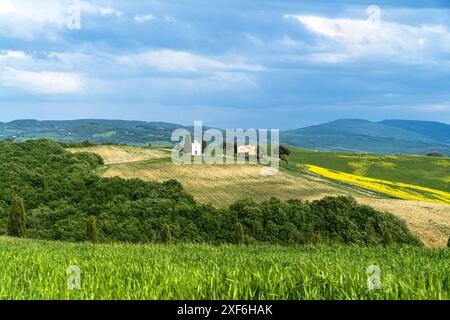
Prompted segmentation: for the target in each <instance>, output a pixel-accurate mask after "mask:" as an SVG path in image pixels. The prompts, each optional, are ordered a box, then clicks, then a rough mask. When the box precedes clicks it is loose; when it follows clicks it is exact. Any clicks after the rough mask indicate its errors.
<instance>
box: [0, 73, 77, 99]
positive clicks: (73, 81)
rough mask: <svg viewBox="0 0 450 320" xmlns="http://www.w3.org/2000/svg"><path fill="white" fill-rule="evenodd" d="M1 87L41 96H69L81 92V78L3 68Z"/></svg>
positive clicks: (0, 76) (70, 74)
mask: <svg viewBox="0 0 450 320" xmlns="http://www.w3.org/2000/svg"><path fill="white" fill-rule="evenodd" d="M0 80H1V85H2V86H8V87H14V88H18V89H21V90H24V91H28V92H34V93H43V94H69V93H80V92H82V91H83V77H82V76H81V75H79V74H76V73H68V72H48V71H42V72H31V71H22V70H17V69H13V68H5V69H4V70H3V71H2V72H0Z"/></svg>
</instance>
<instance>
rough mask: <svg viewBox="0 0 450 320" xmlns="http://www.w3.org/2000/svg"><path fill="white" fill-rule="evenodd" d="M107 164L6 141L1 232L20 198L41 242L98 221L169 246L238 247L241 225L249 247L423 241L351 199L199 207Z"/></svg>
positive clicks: (168, 187) (102, 232)
mask: <svg viewBox="0 0 450 320" xmlns="http://www.w3.org/2000/svg"><path fill="white" fill-rule="evenodd" d="M102 164H103V161H102V159H101V158H100V157H99V156H97V155H95V154H90V153H70V152H66V151H65V150H64V148H63V147H62V146H61V145H60V144H58V143H56V142H52V141H48V140H33V141H25V142H20V143H11V142H0V234H6V233H7V221H8V211H9V207H10V206H11V199H13V197H14V196H15V195H19V196H20V197H21V198H23V199H24V202H25V207H26V208H27V210H28V216H27V236H28V237H31V238H39V239H54V240H65V241H85V240H86V221H87V219H88V218H89V217H93V218H92V219H95V221H96V226H97V229H98V241H100V242H108V241H125V242H163V241H167V239H168V233H165V232H162V230H163V229H164V226H170V229H169V232H170V240H171V241H173V242H207V243H234V242H236V233H237V229H236V225H237V223H239V224H240V225H241V227H242V239H240V240H239V241H241V240H242V242H245V243H278V244H296V243H297V244H305V243H310V242H315V241H316V238H317V235H320V242H321V243H344V244H345V243H352V244H361V245H380V244H383V243H384V242H383V241H384V240H383V239H384V236H385V234H386V232H389V234H390V236H391V238H392V239H391V240H392V242H393V243H409V244H418V243H419V241H418V240H417V239H416V238H415V237H413V236H412V235H411V233H410V232H409V231H408V229H407V228H406V226H405V223H404V222H403V221H401V220H399V219H397V218H396V217H394V216H392V215H390V214H387V213H382V212H379V211H376V210H374V209H373V208H371V207H368V206H363V205H359V204H357V203H356V202H355V200H354V199H353V198H350V197H326V198H324V199H322V200H317V201H313V202H304V201H300V200H289V201H280V200H279V199H276V198H272V199H269V200H268V201H264V202H262V203H256V202H254V201H253V200H251V199H243V200H239V201H237V202H235V203H234V204H232V205H231V206H230V207H229V208H228V209H225V208H215V207H213V206H212V205H209V204H206V205H204V204H199V203H197V202H196V201H195V200H194V198H193V197H192V196H191V195H190V194H188V193H187V192H186V191H185V190H184V188H183V186H182V185H181V184H180V183H179V182H178V181H176V180H169V181H166V182H164V183H158V182H148V181H143V180H140V179H129V180H126V179H121V178H117V177H116V178H101V177H99V176H97V175H96V173H95V169H96V168H97V167H98V166H100V165H102ZM94 217H95V218H94ZM239 229H240V228H239ZM244 231H245V232H244ZM239 238H241V236H239ZM88 239H90V240H92V239H91V238H90V237H88Z"/></svg>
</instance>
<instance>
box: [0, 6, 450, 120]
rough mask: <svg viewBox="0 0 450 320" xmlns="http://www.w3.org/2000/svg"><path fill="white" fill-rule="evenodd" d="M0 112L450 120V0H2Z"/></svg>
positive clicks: (14, 115)
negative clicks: (371, 0)
mask: <svg viewBox="0 0 450 320" xmlns="http://www.w3.org/2000/svg"><path fill="white" fill-rule="evenodd" d="M411 2H413V3H411ZM0 110H1V112H0V121H10V120H14V119H24V118H25V119H40V120H44V119H47V120H57V119H83V118H105V119H125V120H145V121H165V122H173V123H179V124H184V125H192V124H193V121H194V120H201V121H203V123H204V124H205V125H208V126H218V127H222V128H279V129H293V128H298V127H304V126H308V125H313V124H318V123H322V122H326V121H332V120H335V119H342V118H358V119H367V120H371V121H379V120H383V119H415V120H431V121H440V122H446V123H450V0H442V1H438V0H435V1H432V0H431V1H430V0H428V1H398V0H397V1H395V0H380V1H375V2H367V1H356V0H352V1H320V2H319V1H314V0H311V1H289V0H286V1H282V0H239V1H237V0H214V1H210V0H183V1H181V0H180V1H175V0H174V1H168V0H165V1H153V0H145V1H144V0H142V1H123V0H122V1H112V0H111V1H107V0H98V1H94V0H90V1H88V0H79V1H72V0H40V1H35V0H0Z"/></svg>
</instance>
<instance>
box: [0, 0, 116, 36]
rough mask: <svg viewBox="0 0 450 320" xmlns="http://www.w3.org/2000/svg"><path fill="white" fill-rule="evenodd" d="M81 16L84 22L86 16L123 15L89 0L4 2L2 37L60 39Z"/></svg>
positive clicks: (0, 25)
mask: <svg viewBox="0 0 450 320" xmlns="http://www.w3.org/2000/svg"><path fill="white" fill-rule="evenodd" d="M77 8H78V9H77ZM78 13H79V14H80V17H81V21H83V15H99V16H108V15H113V16H121V15H122V14H123V13H122V12H121V11H118V10H116V9H114V8H113V7H111V6H101V5H98V4H96V3H95V2H93V1H86V0H84V1H67V0H43V1H36V0H14V1H12V0H0V34H3V35H5V36H7V37H15V38H20V39H27V40H29V39H34V38H35V36H36V35H38V34H41V35H44V36H46V37H47V38H50V39H51V40H56V39H58V36H57V32H58V31H59V30H61V29H63V28H64V29H65V28H66V27H67V23H68V21H69V19H70V18H71V17H72V16H73V15H74V14H78Z"/></svg>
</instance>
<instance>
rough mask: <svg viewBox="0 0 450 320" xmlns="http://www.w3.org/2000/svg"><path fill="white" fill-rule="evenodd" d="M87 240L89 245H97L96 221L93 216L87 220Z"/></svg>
mask: <svg viewBox="0 0 450 320" xmlns="http://www.w3.org/2000/svg"><path fill="white" fill-rule="evenodd" d="M87 238H88V240H89V241H90V242H91V243H98V229H97V219H96V218H95V217H94V216H91V217H89V218H88V220H87Z"/></svg>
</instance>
